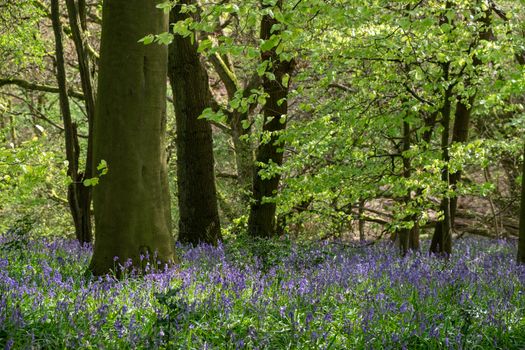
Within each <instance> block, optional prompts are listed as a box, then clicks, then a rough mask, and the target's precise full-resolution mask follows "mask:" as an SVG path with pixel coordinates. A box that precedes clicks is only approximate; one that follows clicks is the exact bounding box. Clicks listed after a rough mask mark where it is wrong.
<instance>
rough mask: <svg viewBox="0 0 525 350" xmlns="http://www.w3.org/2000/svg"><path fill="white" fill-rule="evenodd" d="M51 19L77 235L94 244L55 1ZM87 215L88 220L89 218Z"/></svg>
mask: <svg viewBox="0 0 525 350" xmlns="http://www.w3.org/2000/svg"><path fill="white" fill-rule="evenodd" d="M51 16H52V21H53V32H54V34H55V48H56V63H57V82H58V89H59V99H60V111H61V113H62V120H63V123H64V134H65V146H66V159H67V161H68V169H67V175H68V177H69V178H70V179H71V183H70V184H69V186H68V191H67V192H68V195H67V198H68V202H69V209H70V211H71V215H72V217H73V222H74V225H75V235H76V237H77V240H78V241H79V242H81V243H86V242H90V241H91V227H90V225H89V222H90V217H89V215H90V214H89V207H88V208H87V211H86V210H84V209H85V208H83V203H81V197H82V193H84V192H85V189H84V185H83V184H82V174H79V172H78V159H79V154H80V152H79V146H78V135H77V129H76V125H75V123H73V121H72V118H71V111H70V108H69V99H68V95H67V81H66V69H65V63H64V47H63V44H62V24H61V23H60V11H59V4H58V0H52V1H51ZM85 215H86V216H85Z"/></svg>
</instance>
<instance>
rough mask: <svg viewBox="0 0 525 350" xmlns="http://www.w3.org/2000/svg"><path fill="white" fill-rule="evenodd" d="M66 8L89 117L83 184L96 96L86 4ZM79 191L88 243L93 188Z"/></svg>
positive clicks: (89, 166)
mask: <svg viewBox="0 0 525 350" xmlns="http://www.w3.org/2000/svg"><path fill="white" fill-rule="evenodd" d="M66 7H67V12H68V17H69V25H70V27H71V33H72V38H73V42H74V44H75V49H76V52H77V58H78V66H79V71H80V82H81V84H82V92H83V93H84V103H85V106H86V114H87V117H88V140H87V150H86V165H85V168H84V173H83V174H82V173H81V174H79V177H80V179H81V182H82V180H83V179H90V178H92V177H93V120H94V119H95V94H94V92H93V82H92V80H91V73H90V70H89V66H90V61H89V54H88V51H87V50H86V42H85V30H86V29H87V28H86V24H85V18H84V16H83V15H85V3H83V1H82V0H80V1H79V2H78V4H75V1H74V0H66ZM82 19H83V20H82ZM82 23H83V24H82ZM78 190H79V191H78V194H77V196H78V204H79V210H80V211H81V219H82V221H81V226H82V232H83V236H84V237H85V239H86V241H87V242H91V239H92V234H91V214H90V213H91V200H92V193H91V187H87V186H79V188H78Z"/></svg>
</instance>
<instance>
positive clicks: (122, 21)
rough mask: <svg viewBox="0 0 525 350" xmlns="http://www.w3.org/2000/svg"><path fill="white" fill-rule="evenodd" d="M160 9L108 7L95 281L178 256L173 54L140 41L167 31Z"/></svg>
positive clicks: (135, 4)
mask: <svg viewBox="0 0 525 350" xmlns="http://www.w3.org/2000/svg"><path fill="white" fill-rule="evenodd" d="M157 3H158V1H147V0H136V1H128V0H109V1H105V2H104V5H103V20H102V39H101V49H100V67H99V69H100V70H99V80H98V93H97V106H96V112H95V121H94V129H93V131H94V139H93V141H94V143H93V159H94V164H98V163H99V162H100V161H101V160H105V161H106V162H107V165H108V173H107V174H106V175H104V176H102V177H101V178H100V183H99V184H98V185H96V186H95V187H94V190H93V204H94V209H95V229H96V231H95V247H94V253H93V258H92V260H91V264H90V270H91V271H92V272H93V273H94V274H95V275H99V274H104V273H107V272H109V271H111V270H112V269H114V266H115V264H116V263H115V260H114V259H117V258H118V261H119V262H120V263H121V264H124V262H125V261H127V260H128V259H129V260H131V262H132V263H133V265H134V266H137V267H140V266H144V264H145V263H146V261H149V262H151V263H153V264H154V267H155V266H157V265H156V264H157V262H160V264H161V266H160V267H162V266H163V264H169V263H171V262H172V261H173V260H174V258H175V257H174V246H173V239H172V237H171V234H170V228H171V217H170V214H171V213H170V198H169V188H168V181H167V179H168V178H167V164H166V154H165V140H164V139H165V131H166V76H167V59H168V55H167V54H168V52H167V51H168V49H167V47H166V46H164V45H147V46H146V45H144V44H142V43H139V42H138V40H139V39H141V38H143V37H145V36H146V35H148V34H151V33H162V32H165V31H167V30H168V17H167V16H166V15H164V14H163V12H162V10H160V9H158V8H156V5H157ZM115 257H116V258H115Z"/></svg>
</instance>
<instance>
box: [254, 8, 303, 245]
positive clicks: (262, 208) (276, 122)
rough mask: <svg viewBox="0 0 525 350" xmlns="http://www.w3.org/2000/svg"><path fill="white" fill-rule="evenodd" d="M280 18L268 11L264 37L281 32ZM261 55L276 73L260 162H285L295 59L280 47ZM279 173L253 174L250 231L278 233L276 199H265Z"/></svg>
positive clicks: (266, 84) (269, 83)
mask: <svg viewBox="0 0 525 350" xmlns="http://www.w3.org/2000/svg"><path fill="white" fill-rule="evenodd" d="M275 6H278V7H282V0H279V1H277V3H276V5H275ZM277 24H279V22H278V21H277V20H276V19H275V18H273V17H271V16H270V15H265V16H263V18H262V21H261V35H260V36H261V39H262V40H268V39H269V38H270V37H271V36H272V35H279V34H280V31H279V30H274V31H272V27H273V26H274V25H277ZM261 59H262V60H263V61H268V62H269V69H268V71H269V72H270V73H272V74H273V75H274V76H275V79H273V80H271V79H269V77H268V75H266V74H265V75H264V77H263V82H262V86H263V89H264V91H265V92H266V94H268V97H267V99H266V104H265V105H264V106H263V117H264V119H263V133H269V134H270V139H269V140H268V141H262V139H261V143H260V144H259V147H258V149H257V156H256V164H257V166H259V164H261V163H262V164H268V163H275V164H277V165H281V164H282V161H283V152H282V147H283V145H281V144H278V142H279V132H280V131H282V130H284V129H285V128H286V121H284V122H283V120H281V116H286V114H287V113H288V101H287V98H288V86H289V85H288V84H285V85H283V84H282V81H283V78H284V77H285V76H286V75H287V74H290V73H291V72H292V70H293V62H292V61H281V60H280V58H279V55H278V54H277V53H276V48H275V47H274V48H272V49H270V50H269V51H262V52H261ZM279 179H280V176H279V175H273V176H272V177H270V178H263V177H262V176H261V175H260V174H259V172H258V171H255V174H254V177H253V187H252V190H253V203H252V204H251V207H250V216H249V218H248V232H249V233H250V235H252V236H258V237H271V236H273V235H274V234H275V228H276V227H275V226H276V225H275V212H276V204H275V202H264V199H265V198H272V197H274V195H275V193H276V192H277V189H278V185H279Z"/></svg>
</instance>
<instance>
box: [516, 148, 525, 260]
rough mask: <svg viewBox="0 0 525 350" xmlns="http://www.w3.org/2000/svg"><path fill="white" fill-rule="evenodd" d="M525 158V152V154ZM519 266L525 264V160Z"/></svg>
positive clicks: (522, 179)
mask: <svg viewBox="0 0 525 350" xmlns="http://www.w3.org/2000/svg"><path fill="white" fill-rule="evenodd" d="M523 155H524V157H525V150H524V152H523ZM517 260H518V264H525V160H524V161H523V168H522V176H521V205H520V237H519V242H518V257H517Z"/></svg>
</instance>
